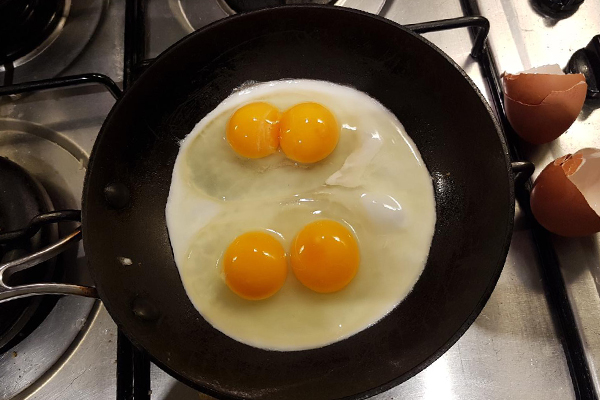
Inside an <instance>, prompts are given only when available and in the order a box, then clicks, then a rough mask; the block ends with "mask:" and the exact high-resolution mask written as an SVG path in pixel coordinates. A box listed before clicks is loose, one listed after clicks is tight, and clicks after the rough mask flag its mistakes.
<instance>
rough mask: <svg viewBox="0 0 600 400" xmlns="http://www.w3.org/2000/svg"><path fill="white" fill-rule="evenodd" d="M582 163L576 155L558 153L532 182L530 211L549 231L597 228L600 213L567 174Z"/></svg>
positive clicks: (574, 233)
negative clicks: (559, 154)
mask: <svg viewBox="0 0 600 400" xmlns="http://www.w3.org/2000/svg"><path fill="white" fill-rule="evenodd" d="M576 154H577V153H576ZM582 164H583V161H582V158H581V157H578V156H577V157H573V156H572V155H571V154H568V155H566V156H563V157H560V158H558V159H556V160H554V161H553V162H551V163H550V164H548V165H547V166H546V168H544V170H543V171H542V172H541V173H540V175H539V176H538V178H537V179H536V181H535V183H534V185H533V190H532V192H531V199H530V204H531V211H532V212H533V215H534V216H535V218H536V219H537V221H538V222H539V223H540V224H541V225H542V226H543V227H544V228H546V229H548V230H549V231H550V232H554V233H556V234H558V235H561V236H571V237H574V236H586V235H591V234H593V233H596V232H600V216H598V214H597V213H596V212H595V211H594V210H593V209H592V208H591V207H590V205H589V204H588V202H587V200H586V198H585V197H584V195H583V194H582V193H581V192H580V191H579V189H577V187H576V186H575V184H573V182H571V180H570V179H569V178H568V177H567V174H571V175H572V174H573V173H575V172H576V171H577V170H578V169H579V168H580V167H581V166H582ZM598 189H599V188H598V187H596V190H598Z"/></svg>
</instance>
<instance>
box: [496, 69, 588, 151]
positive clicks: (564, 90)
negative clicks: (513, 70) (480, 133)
mask: <svg viewBox="0 0 600 400" xmlns="http://www.w3.org/2000/svg"><path fill="white" fill-rule="evenodd" d="M503 82H504V103H505V107H506V116H507V117H508V120H509V121H510V124H511V125H512V127H513V128H514V130H515V131H516V132H517V134H519V136H521V137H522V138H523V139H524V140H526V141H527V142H530V143H533V144H542V143H547V142H550V141H552V140H554V139H556V138H557V137H559V136H560V135H562V134H563V133H564V132H565V131H566V130H567V129H568V128H569V127H570V126H571V125H572V124H573V122H575V120H576V119H577V116H578V115H579V112H580V111H581V108H582V107H583V103H584V101H585V96H586V93H587V83H586V82H585V77H584V76H583V74H569V75H564V74H563V75H560V74H557V73H552V74H542V73H533V74H531V73H521V74H517V75H513V74H506V75H504V76H503Z"/></svg>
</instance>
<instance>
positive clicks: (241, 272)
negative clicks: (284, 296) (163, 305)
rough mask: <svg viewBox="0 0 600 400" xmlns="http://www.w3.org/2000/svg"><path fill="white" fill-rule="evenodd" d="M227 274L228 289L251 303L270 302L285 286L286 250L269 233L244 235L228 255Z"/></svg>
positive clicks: (231, 246)
mask: <svg viewBox="0 0 600 400" xmlns="http://www.w3.org/2000/svg"><path fill="white" fill-rule="evenodd" d="M223 273H224V275H225V282H227V286H229V288H230V289H231V290H233V292H234V293H236V294H237V295H238V296H240V297H243V298H244V299H248V300H262V299H266V298H267V297H271V296H272V295H274V294H275V293H276V292H277V291H278V290H279V289H281V287H282V286H283V284H284V282H285V278H286V276H287V262H286V259H285V250H284V249H283V246H282V245H281V244H280V243H279V242H278V241H277V239H275V238H274V237H273V236H271V235H270V234H268V233H265V232H247V233H244V234H243V235H240V236H238V237H237V238H236V239H235V240H234V241H233V243H231V244H230V245H229V247H228V248H227V250H226V251H225V255H224V256H223Z"/></svg>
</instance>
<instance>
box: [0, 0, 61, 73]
mask: <svg viewBox="0 0 600 400" xmlns="http://www.w3.org/2000/svg"><path fill="white" fill-rule="evenodd" d="M69 6H70V2H69V1H66V0H7V1H3V2H1V3H0V35H1V36H2V39H3V40H2V44H3V45H2V47H0V64H7V63H9V62H13V61H15V60H17V59H19V58H21V57H23V56H25V55H27V54H30V53H32V52H33V51H34V50H35V49H38V50H37V51H41V50H39V49H43V48H45V47H47V46H48V44H49V43H48V42H52V40H53V39H54V38H56V35H57V34H58V32H59V31H60V29H61V28H62V25H64V20H65V18H66V16H67V15H68V13H69ZM43 43H44V44H45V46H43V45H42V44H43Z"/></svg>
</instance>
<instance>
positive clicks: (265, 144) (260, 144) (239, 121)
mask: <svg viewBox="0 0 600 400" xmlns="http://www.w3.org/2000/svg"><path fill="white" fill-rule="evenodd" d="M279 116H280V113H279V110H278V109H277V108H275V107H273V106H272V105H270V104H269V103H264V102H256V103H250V104H246V105H245V106H243V107H241V108H239V109H238V110H237V111H236V112H235V113H233V115H232V116H231V118H230V119H229V122H228V123H227V132H226V136H227V141H228V142H229V145H230V146H231V148H232V149H233V150H234V151H235V152H236V153H238V154H239V155H241V156H243V157H247V158H262V157H266V156H268V155H269V154H273V153H274V152H275V151H277V148H278V147H279Z"/></svg>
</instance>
